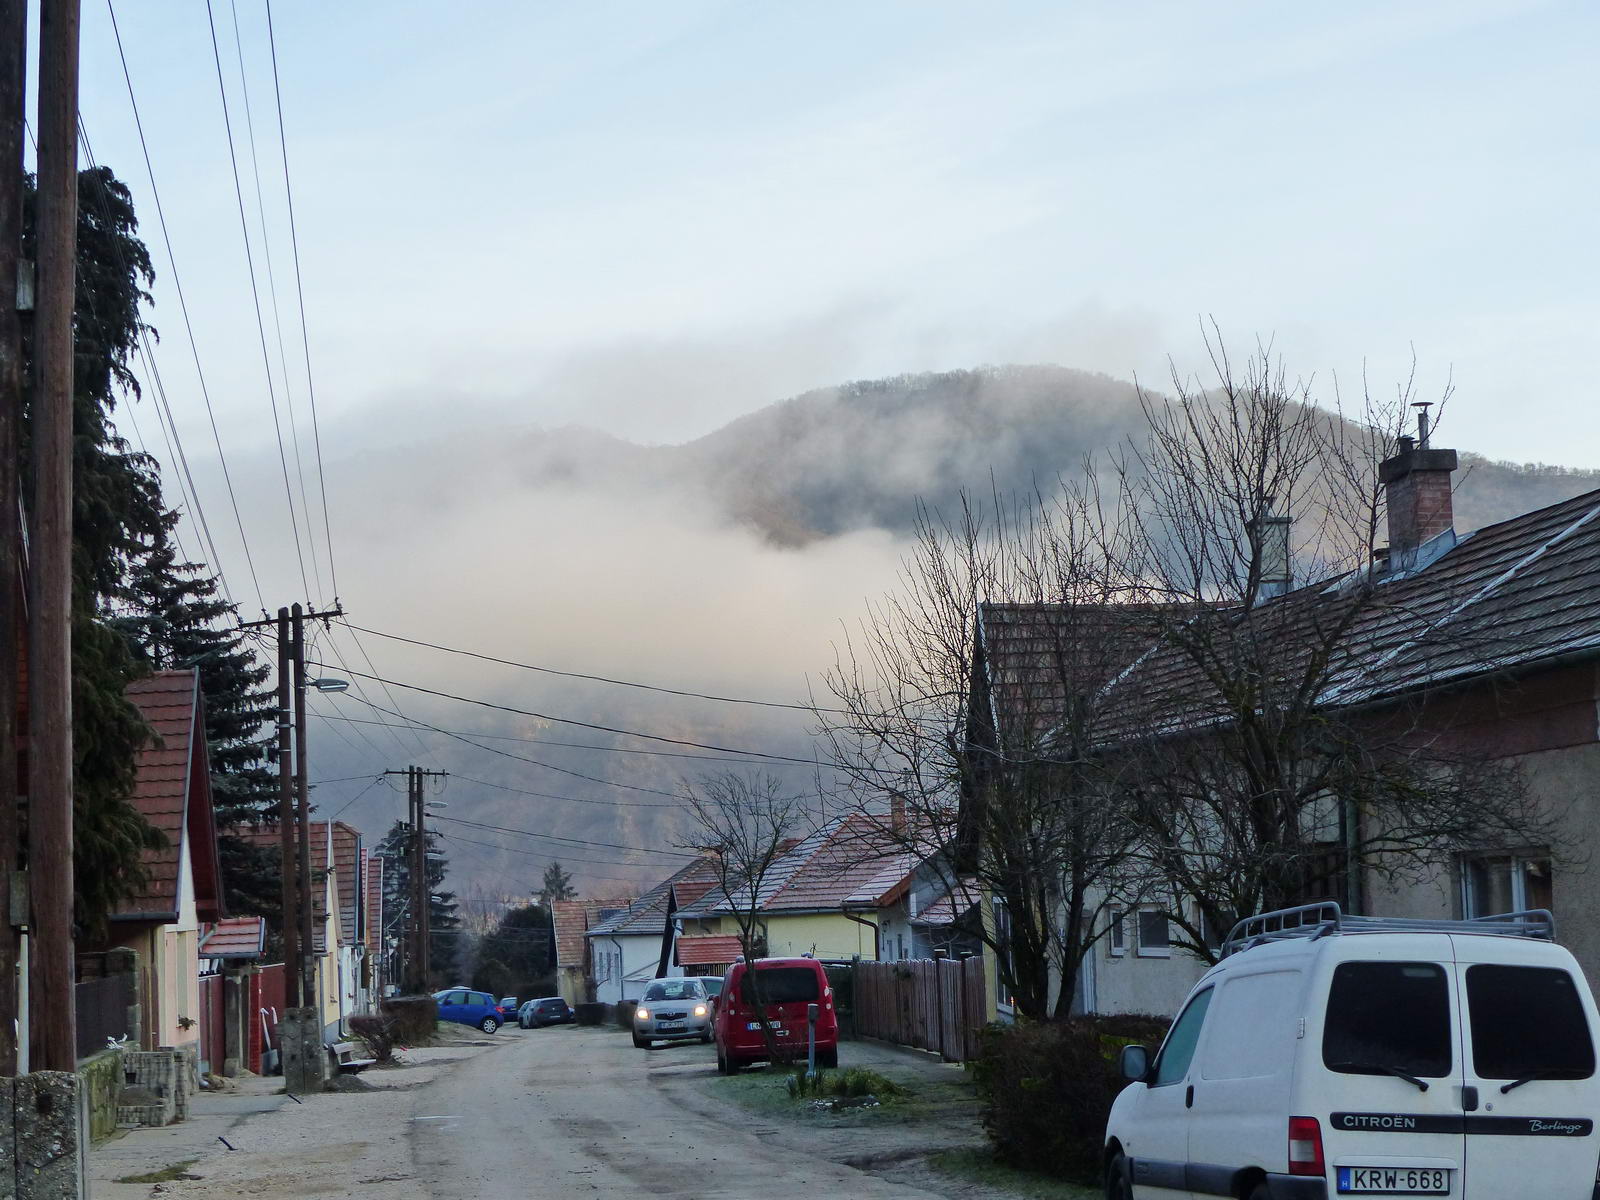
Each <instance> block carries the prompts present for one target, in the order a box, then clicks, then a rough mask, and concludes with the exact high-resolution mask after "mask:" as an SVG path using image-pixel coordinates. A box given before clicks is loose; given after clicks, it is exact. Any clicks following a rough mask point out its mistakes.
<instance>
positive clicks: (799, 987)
mask: <svg viewBox="0 0 1600 1200" xmlns="http://www.w3.org/2000/svg"><path fill="white" fill-rule="evenodd" d="M752 974H756V975H759V976H760V978H759V979H758V980H756V983H757V985H758V986H759V987H760V990H761V1002H762V1003H763V1004H797V1003H804V1002H806V1001H810V1000H820V999H822V997H821V996H820V995H818V992H819V988H818V987H817V972H816V971H814V970H812V969H811V968H809V967H765V968H761V969H759V970H757V971H754V972H752V971H746V972H745V973H744V975H743V976H741V977H740V980H739V1000H740V1001H741V1002H742V1003H744V1004H754V1003H755V1002H756V1001H755V997H754V996H753V995H752V994H751V990H750V984H751V979H750V976H751V975H752Z"/></svg>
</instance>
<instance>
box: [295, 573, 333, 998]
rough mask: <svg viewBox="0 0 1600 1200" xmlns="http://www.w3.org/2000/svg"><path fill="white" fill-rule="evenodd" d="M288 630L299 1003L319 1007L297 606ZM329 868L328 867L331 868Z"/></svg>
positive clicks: (302, 645)
mask: <svg viewBox="0 0 1600 1200" xmlns="http://www.w3.org/2000/svg"><path fill="white" fill-rule="evenodd" d="M289 621H290V625H291V630H290V634H289V656H290V657H291V658H292V659H293V660H294V776H295V791H296V793H297V794H298V796H299V801H300V809H299V815H300V861H299V864H298V868H299V873H298V876H297V878H298V880H299V884H300V962H299V964H298V969H299V972H300V995H301V997H302V1000H301V1003H302V1004H306V1005H312V1004H318V1003H319V1002H320V1000H321V997H320V994H319V991H318V987H317V976H316V967H315V965H314V963H313V955H314V954H315V953H316V944H317V943H316V935H315V934H314V933H313V931H312V917H313V915H314V914H315V911H316V905H315V904H314V903H313V902H312V899H311V788H310V787H309V786H308V784H307V772H308V770H309V767H308V765H307V754H306V627H305V612H304V611H303V610H302V609H301V607H300V605H299V604H298V603H297V604H295V605H294V606H293V607H292V608H291V609H290V610H289ZM330 865H331V864H330Z"/></svg>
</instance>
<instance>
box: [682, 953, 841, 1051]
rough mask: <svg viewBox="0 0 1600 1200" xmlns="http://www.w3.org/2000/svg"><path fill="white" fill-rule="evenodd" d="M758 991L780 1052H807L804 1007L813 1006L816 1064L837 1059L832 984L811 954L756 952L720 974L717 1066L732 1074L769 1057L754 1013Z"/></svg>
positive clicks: (715, 1024)
mask: <svg viewBox="0 0 1600 1200" xmlns="http://www.w3.org/2000/svg"><path fill="white" fill-rule="evenodd" d="M758 993H759V996H760V1000H761V1004H762V1008H763V1010H764V1011H765V1013H766V1017H767V1024H768V1025H770V1026H771V1028H772V1032H773V1035H774V1036H775V1037H776V1039H777V1040H778V1042H779V1044H780V1046H782V1047H785V1049H782V1050H780V1051H779V1053H780V1054H781V1055H782V1056H784V1057H790V1058H804V1057H805V1056H806V1038H807V1028H806V1024H807V1010H808V1008H809V1007H810V1006H811V1005H813V1004H815V1005H816V1006H817V1065H818V1066H822V1067H836V1066H838V1065H839V1018H838V1014H836V1013H835V1012H834V1010H833V989H832V988H831V987H829V986H828V976H827V973H826V972H825V971H824V970H823V969H822V964H821V963H820V962H818V961H817V960H816V959H814V958H758V959H756V960H755V961H754V962H736V963H734V964H733V966H731V967H729V968H728V973H727V974H726V975H724V976H723V977H722V995H721V997H720V998H719V1000H718V1002H717V1017H716V1021H715V1023H714V1026H713V1029H714V1036H715V1038H716V1042H717V1070H719V1071H721V1072H722V1073H723V1074H725V1075H731V1074H732V1073H733V1072H735V1071H737V1070H738V1069H739V1068H740V1067H744V1066H748V1065H749V1064H750V1063H753V1062H756V1061H757V1060H759V1059H764V1058H769V1057H771V1054H772V1052H771V1051H770V1050H769V1049H768V1047H767V1042H766V1037H765V1035H764V1034H763V1033H762V1029H761V1022H760V1020H759V1019H758V1018H757V1013H756V999H757V995H758Z"/></svg>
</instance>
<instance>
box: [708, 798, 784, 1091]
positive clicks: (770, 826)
mask: <svg viewBox="0 0 1600 1200" xmlns="http://www.w3.org/2000/svg"><path fill="white" fill-rule="evenodd" d="M684 800H685V802H686V803H687V806H688V811H689V815H690V817H691V819H692V822H693V830H692V832H691V833H690V835H689V837H688V838H687V839H686V840H685V842H684V843H683V845H684V846H685V847H686V848H688V849H692V850H695V851H698V852H699V853H701V854H704V855H707V856H708V858H709V859H710V861H711V862H712V864H713V868H714V872H715V880H716V883H715V885H714V888H713V891H714V894H717V895H720V896H721V897H722V903H724V904H725V905H726V906H727V909H728V912H729V913H730V915H731V916H732V917H733V920H734V924H735V926H736V927H737V928H738V931H739V947H740V949H741V950H742V951H743V953H744V958H745V961H746V962H748V963H754V962H755V960H756V959H758V958H761V957H763V956H764V955H765V953H766V942H767V934H766V926H765V922H764V921H763V915H764V914H763V911H762V907H761V906H762V901H763V900H764V899H765V898H766V894H767V891H768V886H769V883H770V881H771V879H772V874H773V868H774V867H775V866H776V865H777V863H778V861H779V860H780V859H781V858H783V856H784V854H785V853H786V852H787V851H788V850H789V849H790V848H791V847H792V846H793V845H794V843H795V841H796V840H797V837H798V835H799V834H800V833H801V832H802V830H804V829H805V828H806V827H807V825H808V824H809V820H810V817H811V812H810V809H809V808H808V806H807V804H806V802H805V799H804V798H803V797H801V796H798V795H794V794H792V793H787V792H786V791H785V790H784V787H783V785H782V783H781V782H780V781H779V780H777V779H775V778H773V777H772V776H769V775H764V774H759V773H757V774H751V775H741V774H737V773H735V772H728V773H725V774H722V775H713V776H708V777H705V778H703V779H701V781H700V783H699V785H698V786H686V787H685V790H684ZM746 978H747V979H748V980H749V981H750V985H749V986H750V989H751V1002H752V1007H753V1008H754V1009H755V1013H756V1020H757V1021H758V1022H759V1023H760V1025H761V1033H762V1038H763V1040H764V1041H765V1042H766V1046H767V1053H768V1055H769V1056H771V1057H772V1059H773V1061H776V1060H777V1057H778V1055H779V1046H778V1039H777V1036H776V1035H775V1034H774V1033H773V1030H772V1025H771V1023H770V1022H769V1020H768V1019H767V1011H766V1003H765V998H764V997H763V995H762V991H761V972H759V971H755V970H752V971H750V972H747V974H746Z"/></svg>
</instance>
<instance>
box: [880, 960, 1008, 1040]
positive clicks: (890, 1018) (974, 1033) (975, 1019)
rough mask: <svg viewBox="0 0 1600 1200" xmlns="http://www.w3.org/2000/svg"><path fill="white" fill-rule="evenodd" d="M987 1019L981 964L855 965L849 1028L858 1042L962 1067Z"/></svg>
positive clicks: (965, 961) (889, 963)
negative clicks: (868, 1040)
mask: <svg viewBox="0 0 1600 1200" xmlns="http://www.w3.org/2000/svg"><path fill="white" fill-rule="evenodd" d="M987 1016H988V1005H987V1003H986V996H985V993H984V979H983V959H982V958H979V957H976V956H974V957H972V958H967V959H962V960H960V961H955V960H951V959H911V960H906V961H902V962H863V963H858V964H857V965H856V968H855V1022H856V1032H857V1033H858V1034H859V1035H860V1036H862V1037H872V1038H881V1039H882V1040H883V1041H886V1042H897V1043H898V1044H900V1045H902V1046H915V1047H917V1048H918V1049H921V1050H933V1051H936V1052H937V1053H938V1054H940V1055H942V1056H943V1057H944V1058H945V1060H946V1061H948V1062H966V1061H967V1060H968V1059H970V1058H973V1057H975V1056H976V1055H977V1053H978V1031H979V1030H981V1029H982V1028H983V1026H984V1022H985V1020H986V1019H987Z"/></svg>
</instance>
